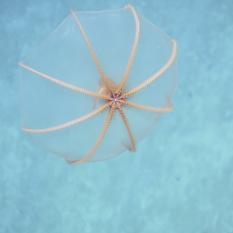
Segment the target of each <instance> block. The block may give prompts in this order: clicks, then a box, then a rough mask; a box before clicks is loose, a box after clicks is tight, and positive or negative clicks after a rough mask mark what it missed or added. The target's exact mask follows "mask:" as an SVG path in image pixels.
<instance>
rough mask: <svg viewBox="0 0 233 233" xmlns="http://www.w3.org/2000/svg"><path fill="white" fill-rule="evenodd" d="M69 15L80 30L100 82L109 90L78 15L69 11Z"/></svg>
mask: <svg viewBox="0 0 233 233" xmlns="http://www.w3.org/2000/svg"><path fill="white" fill-rule="evenodd" d="M71 15H72V17H73V19H74V21H75V23H76V24H77V26H78V27H79V30H80V32H81V34H82V36H83V38H84V40H85V42H86V44H87V47H88V51H89V53H90V55H91V57H92V59H93V61H94V63H95V65H96V68H97V70H98V72H99V75H100V78H101V80H102V82H103V83H104V85H105V86H106V87H107V88H108V89H109V90H111V87H110V85H109V82H108V78H107V75H106V74H105V72H104V69H103V68H102V66H101V64H100V60H99V58H98V57H97V54H96V52H95V50H94V47H93V45H92V43H91V40H90V39H89V37H88V35H87V33H86V31H85V30H84V28H83V26H82V24H81V22H80V19H79V17H78V15H77V13H76V12H75V11H73V10H71Z"/></svg>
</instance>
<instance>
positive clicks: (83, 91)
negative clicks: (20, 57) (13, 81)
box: [19, 63, 109, 100]
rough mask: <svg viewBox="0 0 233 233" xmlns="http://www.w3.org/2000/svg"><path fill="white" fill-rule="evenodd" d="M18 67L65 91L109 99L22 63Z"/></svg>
mask: <svg viewBox="0 0 233 233" xmlns="http://www.w3.org/2000/svg"><path fill="white" fill-rule="evenodd" d="M19 66H20V67H22V68H24V69H25V70H27V71H29V72H31V73H33V74H35V75H37V76H39V77H41V78H44V79H46V80H48V81H50V82H52V83H54V84H57V85H58V86H61V87H63V88H66V89H69V90H71V91H74V92H79V93H81V94H84V95H87V96H92V97H97V98H101V99H106V100H107V99H109V98H108V96H107V95H101V94H98V93H95V92H93V91H89V90H87V89H85V88H81V87H78V86H76V85H73V84H70V83H66V82H64V81H62V80H59V79H56V78H54V77H52V76H50V75H48V74H45V73H42V72H40V71H38V70H35V69H33V68H32V67H30V66H28V65H26V64H23V63H19Z"/></svg>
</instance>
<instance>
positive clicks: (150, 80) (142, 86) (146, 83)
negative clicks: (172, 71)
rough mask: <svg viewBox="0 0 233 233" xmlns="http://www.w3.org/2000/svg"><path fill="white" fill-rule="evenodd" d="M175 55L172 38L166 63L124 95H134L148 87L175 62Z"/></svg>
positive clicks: (174, 45) (175, 46)
mask: <svg viewBox="0 0 233 233" xmlns="http://www.w3.org/2000/svg"><path fill="white" fill-rule="evenodd" d="M176 57H177V44H176V41H175V40H172V54H171V56H170V58H169V59H168V61H167V63H166V64H165V65H164V66H163V67H162V68H161V69H160V70H159V71H157V72H156V73H155V74H153V75H152V76H151V77H149V78H148V79H146V80H145V81H144V82H143V83H141V84H140V85H139V86H137V87H135V88H133V89H132V90H130V91H128V92H126V93H125V94H124V96H125V97H129V96H132V95H135V94H136V93H138V92H140V91H142V90H143V89H145V88H146V87H148V86H149V85H150V84H152V83H153V82H154V81H155V80H157V79H159V78H160V77H162V75H163V74H164V73H165V72H166V71H167V70H168V69H169V68H170V67H171V66H172V65H173V64H174V63H175V61H176Z"/></svg>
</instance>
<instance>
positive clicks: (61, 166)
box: [0, 0, 233, 233]
mask: <svg viewBox="0 0 233 233" xmlns="http://www.w3.org/2000/svg"><path fill="white" fill-rule="evenodd" d="M130 2H131V3H132V4H134V5H135V6H136V7H137V9H138V10H139V12H140V13H141V14H143V15H144V16H146V17H147V18H149V19H150V20H151V21H152V22H154V23H155V24H156V25H158V26H159V27H160V28H162V29H163V30H165V31H166V32H167V33H168V34H170V35H171V36H173V37H175V38H176V39H177V41H178V44H179V49H180V51H179V87H178V90H177V93H176V96H175V99H174V102H175V111H174V112H173V113H171V114H168V115H166V116H165V117H164V118H163V119H162V120H161V121H160V124H159V125H158V126H157V127H156V128H155V131H154V132H153V134H152V135H151V136H150V137H149V138H147V139H146V140H145V141H143V142H142V143H140V145H139V147H138V151H137V153H136V154H134V155H132V154H129V153H124V154H123V155H122V156H119V157H117V158H115V159H112V160H109V161H106V162H99V163H93V164H88V165H83V166H79V167H72V166H69V165H68V164H66V163H65V162H64V161H63V160H62V159H60V158H59V157H57V156H55V155H50V154H45V153H44V152H42V151H41V150H40V149H39V148H37V147H35V146H34V145H33V144H31V143H30V142H29V141H28V140H27V138H25V136H24V135H23V134H22V133H21V132H20V130H19V88H18V79H17V78H18V77H17V69H18V68H17V62H18V61H19V59H20V58H21V57H22V56H23V54H25V53H26V52H27V51H29V49H30V48H31V47H33V46H34V45H36V44H37V43H38V42H40V41H41V40H42V39H43V38H44V37H45V36H46V35H47V34H48V33H49V32H50V31H51V30H52V29H53V28H54V27H55V26H56V25H57V24H58V23H59V22H61V21H62V19H63V18H64V17H65V16H66V14H67V12H68V7H67V5H66V4H65V3H64V2H63V1H57V0H51V1H47V0H40V1H36V0H30V1H29V0H1V1H0V233H16V232H17V233H27V232H28V233H29V232H30V233H32V232H33V233H42V232H43V233H45V232H46V233H47V232H48V233H60V232H61V233H66V232H67V233H74V232H75V233H77V232H78V233H79V232H80V233H94V232H98V233H157V232H158V233H233V1H232V0H221V1H219V0H196V1H194V0H192V1H190V0H187V1H185V0H176V1H175V0H154V1H145V0H144V1H139V0H135V1H130ZM125 3H128V2H126V1H123V0H115V1H106V0H105V1H90V0H86V1H76V3H75V4H76V6H77V8H78V9H80V10H84V9H85V10H88V9H89V10H90V9H105V8H118V7H121V6H123V5H124V4H125Z"/></svg>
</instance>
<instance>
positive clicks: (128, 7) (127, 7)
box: [124, 4, 134, 10]
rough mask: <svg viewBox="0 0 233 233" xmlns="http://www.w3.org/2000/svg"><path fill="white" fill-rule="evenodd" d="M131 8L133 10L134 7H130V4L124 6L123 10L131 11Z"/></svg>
mask: <svg viewBox="0 0 233 233" xmlns="http://www.w3.org/2000/svg"><path fill="white" fill-rule="evenodd" d="M132 8H134V6H133V5H131V4H126V5H125V6H124V9H126V10H127V9H132Z"/></svg>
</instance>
